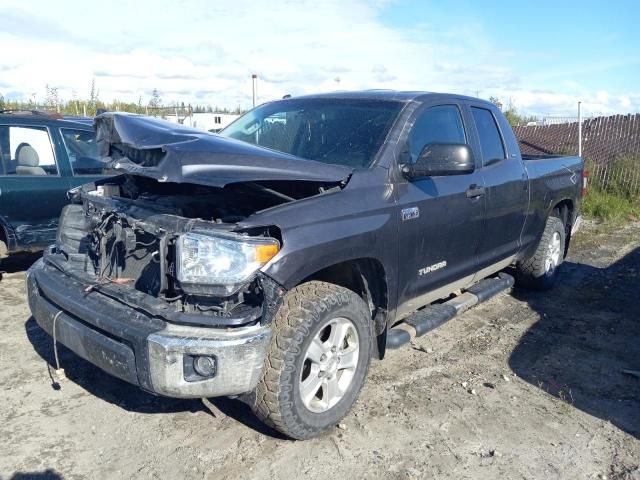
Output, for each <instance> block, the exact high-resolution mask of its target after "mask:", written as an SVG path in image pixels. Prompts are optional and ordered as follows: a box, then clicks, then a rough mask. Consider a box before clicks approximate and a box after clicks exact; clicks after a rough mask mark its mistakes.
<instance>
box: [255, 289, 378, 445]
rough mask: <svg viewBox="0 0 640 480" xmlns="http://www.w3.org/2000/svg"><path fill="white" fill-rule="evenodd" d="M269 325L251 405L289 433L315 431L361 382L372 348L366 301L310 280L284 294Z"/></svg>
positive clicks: (341, 409)
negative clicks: (268, 338) (266, 348)
mask: <svg viewBox="0 0 640 480" xmlns="http://www.w3.org/2000/svg"><path fill="white" fill-rule="evenodd" d="M273 329H274V331H273V338H272V341H271V346H270V348H269V353H268V357H267V359H266V362H265V366H264V370H263V373H262V379H261V381H260V382H259V384H258V386H257V387H256V401H255V405H254V406H253V410H254V412H255V414H256V415H257V416H258V417H259V418H260V419H261V420H263V421H264V422H265V423H266V424H268V425H270V426H271V427H273V428H275V429H277V430H279V431H280V432H282V433H284V434H285V435H287V436H289V437H292V438H296V439H306V438H311V437H314V436H317V435H319V434H320V433H322V432H323V431H325V430H327V429H329V428H330V427H332V426H334V425H336V424H337V423H338V422H339V421H340V419H341V418H342V417H344V416H345V415H346V414H347V412H348V411H349V409H350V408H351V406H352V405H353V403H354V402H355V400H356V398H357V396H358V394H359V392H360V390H361V389H362V386H363V384H364V381H365V378H366V375H367V372H368V369H369V363H370V361H371V354H372V350H373V344H372V338H373V331H372V321H371V318H370V315H369V312H368V309H367V306H366V304H365V303H364V301H363V300H362V299H361V298H360V297H359V296H358V295H356V294H355V293H354V292H352V291H350V290H348V289H346V288H343V287H339V286H337V285H333V284H330V283H325V282H317V281H312V282H308V283H305V284H303V285H300V286H298V287H296V288H294V289H292V290H291V291H290V292H289V293H288V294H287V296H286V297H285V300H284V303H283V305H282V306H281V307H280V309H279V311H278V313H277V314H276V318H275V319H274V326H273Z"/></svg>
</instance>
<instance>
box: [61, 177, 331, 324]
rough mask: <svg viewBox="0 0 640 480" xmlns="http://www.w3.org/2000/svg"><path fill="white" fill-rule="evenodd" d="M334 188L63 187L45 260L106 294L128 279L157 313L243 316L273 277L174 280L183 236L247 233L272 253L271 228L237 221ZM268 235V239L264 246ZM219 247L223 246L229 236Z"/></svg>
mask: <svg viewBox="0 0 640 480" xmlns="http://www.w3.org/2000/svg"><path fill="white" fill-rule="evenodd" d="M333 188H338V189H339V188H340V187H339V186H336V185H335V184H333V185H332V184H326V183H319V182H286V181H284V182H283V181H280V182H276V181H272V182H260V183H254V182H249V183H239V184H231V185H227V186H225V187H222V188H220V187H210V186H202V185H196V184H180V183H163V182H159V181H157V180H155V179H151V178H147V177H142V176H135V175H121V176H119V177H114V178H112V179H109V180H105V181H102V182H97V183H96V184H88V185H85V186H83V187H81V188H79V189H76V190H74V191H72V192H71V196H72V200H73V201H74V203H73V204H72V205H69V206H67V207H66V208H65V209H64V210H63V213H62V216H61V219H60V229H59V233H58V241H57V246H56V251H55V252H54V253H53V254H52V255H51V256H50V258H51V260H52V261H54V262H64V270H65V271H67V272H68V271H70V270H71V271H75V272H76V273H78V274H81V275H84V276H85V277H86V276H88V277H90V278H91V287H89V288H91V289H95V290H100V291H103V292H105V291H107V290H113V289H115V290H118V289H120V290H122V289H124V288H126V289H127V290H131V287H133V288H134V289H135V290H136V291H137V292H138V293H139V294H144V296H145V297H147V298H146V301H147V302H148V303H149V302H150V303H151V304H154V305H155V307H157V308H162V309H163V310H164V311H163V314H164V315H166V314H167V312H166V310H170V311H171V312H172V314H171V315H172V316H173V319H174V320H175V321H176V322H178V323H198V324H204V325H207V324H211V323H212V322H213V323H223V324H227V325H241V324H247V323H250V322H252V321H256V320H257V319H259V318H260V317H262V316H263V315H264V312H263V311H262V309H263V304H265V303H267V302H264V291H265V289H266V290H269V291H271V290H273V289H274V288H277V285H266V286H265V284H269V283H273V281H271V280H270V279H268V278H266V277H264V276H263V275H261V274H260V272H259V271H258V270H257V269H256V271H255V274H252V275H250V276H248V277H247V279H246V281H244V280H243V281H239V280H237V279H236V280H229V281H228V282H227V283H226V284H224V285H221V284H210V283H207V282H199V281H198V280H190V279H185V278H180V272H179V271H178V270H179V268H180V267H179V264H180V262H179V261H178V257H179V256H180V255H182V257H181V258H186V260H182V264H185V262H187V263H188V261H190V260H193V259H192V258H191V257H193V255H194V253H193V252H192V251H187V252H186V253H184V254H180V252H179V249H180V248H187V247H180V245H182V243H180V241H181V237H184V236H189V235H191V237H195V240H198V239H199V238H200V237H202V238H205V239H206V238H209V237H208V235H213V236H214V238H218V237H216V236H219V235H222V236H224V235H227V236H232V237H231V239H232V240H235V239H240V240H241V241H243V240H245V239H246V242H253V243H250V246H249V247H247V248H255V249H256V251H257V252H259V256H260V261H265V259H267V257H265V255H267V256H268V255H275V254H276V253H277V251H278V250H279V248H280V245H281V243H282V238H281V235H280V231H279V229H278V228H277V227H275V226H259V227H251V228H249V229H247V228H244V229H243V228H242V227H240V226H239V225H238V222H241V221H243V220H245V219H246V218H248V217H250V216H251V215H252V214H254V213H255V212H257V211H260V210H264V209H267V208H271V207H275V206H277V205H281V204H284V203H288V202H291V201H295V200H298V199H301V198H305V197H308V196H313V195H318V194H322V193H325V192H328V191H330V190H331V189H333ZM224 238H226V237H224ZM191 240H193V239H191ZM261 240H264V242H263V241H261ZM220 241H223V242H224V241H227V240H225V239H223V240H220ZM229 241H230V240H229ZM267 241H268V242H270V243H269V244H265V242H267ZM255 242H258V243H257V244H256V245H254V243H255ZM192 243H193V241H192ZM242 245H243V247H242V248H244V249H245V250H246V248H245V244H242ZM198 247H199V248H200V250H202V251H203V252H204V253H202V254H200V253H199V250H198ZM223 247H225V248H228V246H227V244H224V245H223ZM192 248H195V250H194V251H195V255H201V256H204V255H205V254H207V255H209V256H215V252H214V253H211V251H210V250H207V248H209V247H208V245H204V246H200V245H197V246H196V247H192ZM216 251H217V250H216ZM269 258H270V257H269ZM267 261H268V259H267ZM59 265H60V266H61V267H62V264H61V263H59ZM183 268H185V267H183ZM194 269H195V270H194V272H195V275H198V274H200V275H201V274H202V272H201V270H202V267H201V266H200V265H196V266H195V267H194ZM196 278H200V277H196ZM85 280H86V278H85ZM138 301H139V299H138V300H137V301H136V303H138Z"/></svg>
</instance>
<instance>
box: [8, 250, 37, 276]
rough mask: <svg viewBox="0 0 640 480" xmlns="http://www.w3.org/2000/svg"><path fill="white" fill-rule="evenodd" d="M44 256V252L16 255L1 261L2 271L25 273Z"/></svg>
mask: <svg viewBox="0 0 640 480" xmlns="http://www.w3.org/2000/svg"><path fill="white" fill-rule="evenodd" d="M41 256H42V252H26V253H16V254H14V255H10V256H8V257H7V258H3V259H2V260H0V271H2V272H6V273H16V272H24V271H26V270H28V269H29V267H30V266H31V265H33V264H34V263H35V261H36V260H38V259H39V258H40V257H41Z"/></svg>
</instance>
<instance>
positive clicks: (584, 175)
mask: <svg viewBox="0 0 640 480" xmlns="http://www.w3.org/2000/svg"><path fill="white" fill-rule="evenodd" d="M588 180H589V171H588V170H583V171H582V190H581V191H580V195H582V196H583V197H584V196H585V195H586V194H587V183H588V182H587V181H588Z"/></svg>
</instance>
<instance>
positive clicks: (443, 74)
mask: <svg viewBox="0 0 640 480" xmlns="http://www.w3.org/2000/svg"><path fill="white" fill-rule="evenodd" d="M93 5H99V6H93ZM382 5H383V3H382V2H366V1H365V0H327V1H323V2H317V1H315V0H314V1H312V0H303V1H299V2H292V1H276V0H271V1H269V2H252V1H249V0H234V1H229V0H226V1H223V0H218V1H216V2H210V1H206V0H190V1H185V0H183V1H158V0H155V1H150V0H145V1H137V2H133V1H130V0H129V1H127V2H125V1H123V0H116V1H112V2H108V3H102V4H92V3H91V2H86V1H77V0H70V1H66V2H64V3H60V2H50V1H46V0H36V1H31V2H22V3H21V4H19V6H16V5H15V3H12V5H9V3H8V2H6V1H3V0H0V16H1V17H2V18H3V24H4V25H10V28H9V27H7V28H5V27H3V30H2V32H0V45H2V46H3V48H2V50H3V54H2V56H0V71H1V72H2V77H1V80H2V84H0V88H2V92H3V93H5V95H6V94H7V93H8V92H13V95H18V94H21V95H23V96H24V98H27V97H28V96H30V95H31V94H32V93H33V92H36V93H37V96H38V97H39V98H40V99H42V98H43V96H44V86H45V84H49V85H50V86H56V87H58V88H59V91H60V94H61V95H62V97H63V98H70V97H71V96H72V94H74V93H75V94H76V95H78V96H79V97H85V96H86V95H87V94H88V91H89V86H90V84H91V80H92V79H93V78H95V80H96V85H97V88H98V89H99V91H100V97H101V98H102V99H105V100H111V99H114V98H117V99H120V100H126V101H137V100H138V98H139V97H142V98H143V102H145V103H146V101H147V100H148V98H149V96H150V93H151V91H152V90H153V89H154V88H157V89H158V90H159V91H160V94H161V97H162V99H163V101H164V102H166V103H169V102H174V101H175V102H180V101H184V102H191V103H201V104H202V103H208V104H211V105H220V106H228V107H235V106H236V105H241V106H243V107H248V106H250V102H251V80H250V75H251V73H254V72H255V73H257V74H258V76H259V85H258V94H259V100H261V101H265V100H269V99H273V98H280V97H281V96H282V95H284V94H287V93H289V94H294V95H296V94H303V93H312V92H319V91H329V90H335V89H336V88H340V89H362V88H395V89H419V90H431V91H450V92H457V93H463V94H468V95H476V94H479V95H480V96H483V97H488V96H489V95H491V94H498V95H499V96H500V97H501V98H503V99H506V98H509V97H513V98H514V100H515V101H516V104H517V106H518V107H520V108H521V109H522V110H527V111H531V112H535V113H538V111H540V112H546V111H547V110H548V109H551V110H553V111H554V112H561V111H562V112H563V113H567V112H570V111H573V109H574V104H575V101H576V99H575V98H574V96H572V95H568V94H566V93H557V92H542V93H536V92H535V91H533V90H531V86H530V85H527V84H526V82H524V81H523V79H522V78H521V77H520V76H519V75H518V72H515V71H514V70H513V69H512V68H511V67H510V65H509V62H510V60H509V59H510V57H511V56H512V55H514V52H509V51H505V49H504V48H503V47H502V46H500V47H499V48H498V46H495V45H492V43H491V41H490V39H489V37H488V36H487V35H486V33H485V32H484V31H483V28H482V25H468V24H467V25H465V28H459V27H455V26H454V27H452V28H451V29H449V30H447V31H441V30H438V29H436V28H434V27H433V26H431V25H429V24H424V25H421V26H420V27H416V28H414V29H412V30H404V31H400V30H396V29H392V28H390V27H388V26H385V24H384V23H383V21H382V19H380V18H379V15H380V12H381V6H382ZM394 8H402V7H401V6H400V5H397V6H395V7H394ZM336 78H339V80H340V81H339V83H338V82H336ZM582 93H584V92H582ZM589 95H592V96H593V99H590V100H589V101H590V102H591V103H590V105H591V104H593V108H601V109H602V111H611V110H612V109H617V108H622V109H624V110H625V111H626V110H627V109H628V108H632V109H633V108H635V109H636V110H638V109H640V104H639V103H638V96H635V97H633V96H627V97H625V98H624V99H623V98H618V97H614V96H610V95H609V96H606V97H605V96H603V94H602V93H600V94H599V93H593V94H589ZM539 109H540V110H539ZM545 109H547V110H545Z"/></svg>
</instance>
